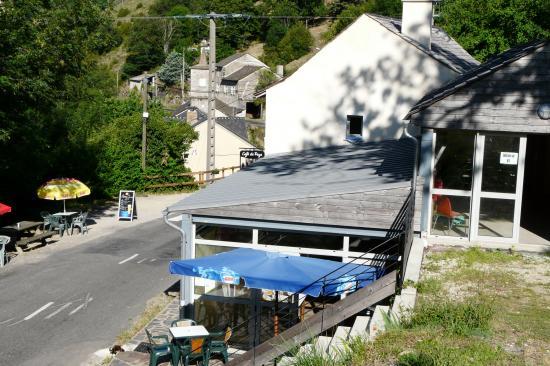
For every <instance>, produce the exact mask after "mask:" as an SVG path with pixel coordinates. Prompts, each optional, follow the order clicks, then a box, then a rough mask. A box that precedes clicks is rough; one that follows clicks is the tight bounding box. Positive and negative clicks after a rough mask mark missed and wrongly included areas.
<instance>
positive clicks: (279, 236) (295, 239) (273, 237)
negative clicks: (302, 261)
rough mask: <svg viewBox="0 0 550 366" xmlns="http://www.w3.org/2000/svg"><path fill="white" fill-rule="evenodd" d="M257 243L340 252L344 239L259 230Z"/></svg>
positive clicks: (333, 236) (331, 236)
mask: <svg viewBox="0 0 550 366" xmlns="http://www.w3.org/2000/svg"><path fill="white" fill-rule="evenodd" d="M258 243H259V244H266V245H278V246H283V247H295V248H311V249H325V250H342V249H343V247H344V238H343V237H341V236H337V235H321V234H301V233H293V232H284V231H275V230H273V231H269V230H259V231H258Z"/></svg>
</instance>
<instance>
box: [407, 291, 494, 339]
mask: <svg viewBox="0 0 550 366" xmlns="http://www.w3.org/2000/svg"><path fill="white" fill-rule="evenodd" d="M494 314H495V309H494V307H493V304H492V303H491V302H490V301H489V300H486V299H484V298H480V297H475V298H474V297H472V298H468V299H466V300H465V301H463V302H455V301H444V300H442V301H434V302H427V303H422V304H420V305H419V306H418V307H417V308H416V309H415V310H414V311H413V313H412V314H411V316H410V318H409V319H406V320H405V321H404V322H403V326H404V327H406V328H418V327H420V328H431V329H441V330H442V331H444V332H445V333H451V334H455V335H461V336H468V335H475V334H484V333H487V332H488V331H489V329H490V324H491V320H492V318H493V316H494Z"/></svg>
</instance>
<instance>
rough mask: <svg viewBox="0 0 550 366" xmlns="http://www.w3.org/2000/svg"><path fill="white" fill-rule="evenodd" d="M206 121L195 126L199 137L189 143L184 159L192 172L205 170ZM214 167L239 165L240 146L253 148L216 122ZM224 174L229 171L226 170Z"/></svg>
mask: <svg viewBox="0 0 550 366" xmlns="http://www.w3.org/2000/svg"><path fill="white" fill-rule="evenodd" d="M207 127H208V123H207V122H203V123H201V124H199V125H198V126H196V127H195V131H197V132H198V133H199V138H198V139H197V140H196V141H195V142H193V143H192V144H191V148H190V149H189V158H187V159H186V162H185V166H186V167H188V168H189V169H191V171H193V172H199V171H204V170H206V138H207ZM215 133H216V158H215V162H216V168H217V169H221V168H228V167H231V166H238V165H239V152H240V149H241V148H253V147H254V146H252V145H251V144H250V143H248V142H247V141H245V140H243V139H241V138H240V137H238V136H237V135H235V134H234V133H232V132H230V131H228V130H226V129H225V128H224V127H222V126H220V125H219V124H216V132H215ZM225 174H226V175H228V174H231V171H229V172H228V171H226V172H225Z"/></svg>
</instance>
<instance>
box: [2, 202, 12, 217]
mask: <svg viewBox="0 0 550 366" xmlns="http://www.w3.org/2000/svg"><path fill="white" fill-rule="evenodd" d="M8 212H11V207H10V206H8V205H5V204H3V203H0V215H3V214H7V213H8Z"/></svg>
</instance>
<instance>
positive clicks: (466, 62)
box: [365, 14, 479, 73]
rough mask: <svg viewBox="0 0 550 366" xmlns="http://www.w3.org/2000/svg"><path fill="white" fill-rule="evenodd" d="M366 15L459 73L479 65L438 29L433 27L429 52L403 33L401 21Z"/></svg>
mask: <svg viewBox="0 0 550 366" xmlns="http://www.w3.org/2000/svg"><path fill="white" fill-rule="evenodd" d="M365 15H366V16H368V17H370V18H371V19H374V20H375V21H377V22H378V23H380V24H381V25H382V26H384V27H385V28H386V29H388V30H389V31H391V32H392V33H395V34H397V35H398V36H400V37H401V38H403V39H404V40H405V41H407V42H409V43H410V44H412V45H413V46H415V47H417V48H418V49H420V50H421V51H423V52H425V53H427V54H428V55H430V56H431V57H433V58H434V59H436V60H438V61H440V62H442V63H444V64H445V65H447V66H448V67H450V68H451V69H452V70H454V71H456V72H458V73H463V72H466V71H468V70H470V69H472V68H473V67H475V66H477V65H478V64H479V62H478V61H477V60H476V59H474V58H473V57H472V56H471V55H470V54H469V53H468V52H466V50H464V49H463V48H462V47H461V46H460V45H459V44H458V43H457V42H456V41H455V40H454V39H452V38H451V36H449V35H448V34H447V33H445V31H443V30H442V29H440V28H438V27H432V43H431V50H427V49H426V48H424V47H423V46H422V45H420V43H418V42H417V41H415V40H413V39H412V38H409V37H407V36H405V35H404V34H402V33H401V20H399V19H395V18H389V17H385V16H381V15H374V14H365Z"/></svg>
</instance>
